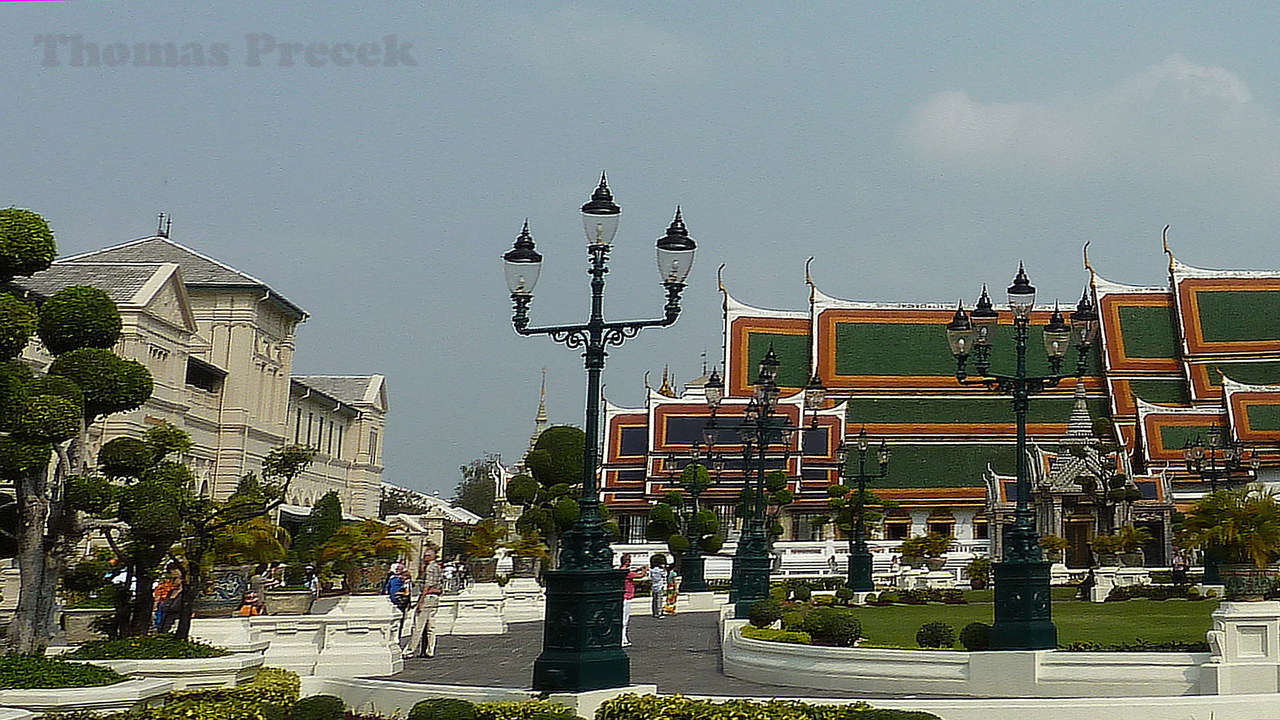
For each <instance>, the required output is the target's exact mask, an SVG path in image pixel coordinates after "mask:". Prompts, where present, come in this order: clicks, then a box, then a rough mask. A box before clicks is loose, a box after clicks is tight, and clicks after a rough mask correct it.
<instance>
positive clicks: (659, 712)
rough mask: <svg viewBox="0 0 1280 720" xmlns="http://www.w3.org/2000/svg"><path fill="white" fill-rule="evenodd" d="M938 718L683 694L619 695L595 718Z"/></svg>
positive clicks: (860, 705)
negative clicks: (697, 697)
mask: <svg viewBox="0 0 1280 720" xmlns="http://www.w3.org/2000/svg"><path fill="white" fill-rule="evenodd" d="M642 718H643V719H644V720H648V719H649V718H672V720H674V719H675V718H680V720H711V719H712V718H726V719H727V718H733V720H776V719H777V718H787V720H938V716H937V715H934V714H932V713H927V712H919V711H915V710H888V709H884V708H873V707H871V706H870V705H868V704H866V703H864V702H850V703H845V704H840V705H810V704H808V703H805V702H800V701H798V700H763V701H762V700H726V701H723V702H717V701H714V700H695V699H692V698H687V697H684V696H682V695H665V696H657V695H632V694H627V695H619V696H618V697H615V698H613V699H611V700H607V701H605V702H604V703H603V704H602V705H601V706H600V709H599V710H597V711H596V717H595V720H641V719H642Z"/></svg>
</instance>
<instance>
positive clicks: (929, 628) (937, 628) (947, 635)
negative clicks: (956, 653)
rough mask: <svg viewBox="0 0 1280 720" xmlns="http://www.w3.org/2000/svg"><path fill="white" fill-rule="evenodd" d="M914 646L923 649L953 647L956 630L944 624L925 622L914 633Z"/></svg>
mask: <svg viewBox="0 0 1280 720" xmlns="http://www.w3.org/2000/svg"><path fill="white" fill-rule="evenodd" d="M916 644H917V645H919V646H920V647H923V648H949V647H954V646H955V644H956V629H955V628H953V627H951V626H950V625H949V624H947V623H944V622H927V623H925V624H923V625H921V626H920V629H919V630H917V631H916Z"/></svg>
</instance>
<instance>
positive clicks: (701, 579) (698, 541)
mask: <svg viewBox="0 0 1280 720" xmlns="http://www.w3.org/2000/svg"><path fill="white" fill-rule="evenodd" d="M713 422H714V421H713ZM709 427H710V426H709ZM712 432H714V430H712ZM707 433H708V431H707V430H704V431H703V435H704V437H705V436H706V435H707ZM678 459H679V457H678V456H677V455H676V454H674V453H672V454H670V455H668V456H667V461H668V462H669V463H670V464H671V469H669V470H668V474H669V477H670V483H671V485H676V486H679V487H680V488H683V489H684V490H685V492H687V493H689V497H690V499H691V502H690V509H689V511H688V512H687V513H683V512H682V513H681V517H680V518H679V519H680V531H681V532H682V533H684V536H685V537H686V538H687V539H688V540H689V547H688V548H687V549H686V550H685V551H684V553H683V554H682V555H681V556H680V574H681V577H680V588H681V590H682V591H684V592H687V593H695V592H708V588H707V578H706V572H705V566H706V558H705V557H703V555H702V533H701V531H699V529H698V512H699V511H700V510H701V509H702V504H701V498H702V493H704V492H706V491H707V489H708V488H710V487H711V485H712V484H713V481H712V480H711V473H710V471H709V469H708V468H707V466H706V465H705V464H704V461H705V462H707V463H713V464H714V463H716V462H717V460H716V458H715V457H714V456H712V455H711V454H710V453H708V454H707V456H706V457H704V455H703V452H702V443H701V442H695V443H694V444H693V452H691V453H690V454H689V462H688V463H686V464H685V466H684V467H683V468H682V469H681V471H680V474H679V477H678V478H677V476H676V471H675V464H676V462H677V461H678ZM720 462H722V461H720Z"/></svg>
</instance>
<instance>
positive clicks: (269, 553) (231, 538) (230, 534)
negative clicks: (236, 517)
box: [205, 516, 289, 565]
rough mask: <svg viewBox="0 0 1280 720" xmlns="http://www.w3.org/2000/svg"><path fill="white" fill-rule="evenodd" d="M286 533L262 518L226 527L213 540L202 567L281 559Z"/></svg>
mask: <svg viewBox="0 0 1280 720" xmlns="http://www.w3.org/2000/svg"><path fill="white" fill-rule="evenodd" d="M288 544H289V533H288V532H287V531H285V529H284V528H282V527H280V526H279V525H276V524H275V523H273V522H271V519H270V518H268V517H266V516H260V517H256V518H253V519H251V520H245V521H243V522H238V523H236V524H234V525H231V526H228V527H227V528H226V529H224V530H223V531H222V532H220V533H218V535H217V536H215V537H214V539H213V549H212V552H211V553H210V557H209V558H206V559H205V564H206V565H250V564H256V563H263V562H275V561H277V560H283V559H284V558H285V547H286V546H287V545H288Z"/></svg>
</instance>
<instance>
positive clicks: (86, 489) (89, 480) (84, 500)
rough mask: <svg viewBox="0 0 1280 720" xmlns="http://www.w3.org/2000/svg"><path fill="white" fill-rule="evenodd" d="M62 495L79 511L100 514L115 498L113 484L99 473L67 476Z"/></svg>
mask: <svg viewBox="0 0 1280 720" xmlns="http://www.w3.org/2000/svg"><path fill="white" fill-rule="evenodd" d="M63 497H64V498H66V500H67V502H69V503H71V507H73V508H75V509H77V510H79V511H81V512H84V513H88V514H90V515H101V514H102V513H104V512H106V511H107V508H109V507H110V506H111V502H112V501H113V500H114V499H115V486H114V485H112V484H111V481H110V480H108V479H106V478H104V477H102V476H101V475H72V476H71V477H68V478H67V481H66V487H65V489H64V490H63ZM83 564H84V563H81V565H83Z"/></svg>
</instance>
